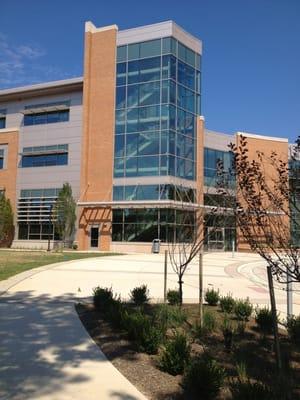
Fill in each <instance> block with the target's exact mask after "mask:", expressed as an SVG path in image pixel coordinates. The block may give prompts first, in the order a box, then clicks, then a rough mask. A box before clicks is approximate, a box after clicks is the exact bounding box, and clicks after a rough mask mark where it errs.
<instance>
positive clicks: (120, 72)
mask: <svg viewBox="0 0 300 400" xmlns="http://www.w3.org/2000/svg"><path fill="white" fill-rule="evenodd" d="M121 85H126V63H120V64H117V86H121Z"/></svg>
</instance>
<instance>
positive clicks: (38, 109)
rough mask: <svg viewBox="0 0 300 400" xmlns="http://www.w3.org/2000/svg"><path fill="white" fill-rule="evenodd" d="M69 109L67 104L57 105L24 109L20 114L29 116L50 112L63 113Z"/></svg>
mask: <svg viewBox="0 0 300 400" xmlns="http://www.w3.org/2000/svg"><path fill="white" fill-rule="evenodd" d="M69 109H70V106H69V105H68V104H58V105H49V106H43V107H32V108H26V109H25V110H22V111H21V113H22V114H24V115H31V114H37V113H46V112H51V111H64V110H69Z"/></svg>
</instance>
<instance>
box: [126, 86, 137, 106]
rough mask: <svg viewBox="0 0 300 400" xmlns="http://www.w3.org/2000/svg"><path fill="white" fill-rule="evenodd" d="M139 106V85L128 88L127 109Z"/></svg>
mask: <svg viewBox="0 0 300 400" xmlns="http://www.w3.org/2000/svg"><path fill="white" fill-rule="evenodd" d="M138 105H139V85H129V86H127V107H137V106H138Z"/></svg>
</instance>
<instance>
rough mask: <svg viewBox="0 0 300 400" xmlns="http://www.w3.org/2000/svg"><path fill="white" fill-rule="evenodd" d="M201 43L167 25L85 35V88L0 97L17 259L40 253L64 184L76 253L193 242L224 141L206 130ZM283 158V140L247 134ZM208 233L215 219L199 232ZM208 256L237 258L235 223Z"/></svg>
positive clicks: (69, 84)
mask: <svg viewBox="0 0 300 400" xmlns="http://www.w3.org/2000/svg"><path fill="white" fill-rule="evenodd" d="M201 55H202V43H201V41H200V40H199V39H197V38H195V37H193V36H192V35H190V34H189V33H187V32H186V31H184V30H183V29H182V28H180V27H179V26H178V25H176V24H175V23H174V22H172V21H167V22H162V23H158V24H153V25H148V26H143V27H139V28H133V29H128V30H123V31H119V30H118V27H117V26H116V25H112V26H108V27H104V28H96V27H95V26H94V25H93V24H92V23H91V22H87V23H86V25H85V48H84V76H83V77H80V78H76V79H68V80H63V81H57V82H49V83H44V84H37V85H31V86H27V87H21V88H16V89H8V90H1V91H0V190H2V191H5V194H6V196H7V197H8V198H10V200H11V202H12V205H13V208H14V212H15V226H16V232H15V239H14V242H13V247H19V248H45V247H46V246H47V240H48V238H49V235H50V236H51V240H52V241H55V240H56V239H57V237H56V234H55V232H54V229H53V224H52V223H51V215H50V213H51V204H53V203H54V202H55V201H56V198H57V195H58V192H59V190H60V188H61V187H62V185H63V183H64V182H69V183H70V184H71V186H72V189H73V195H74V197H75V199H76V201H77V205H78V209H77V215H78V223H77V229H76V236H75V240H76V242H77V243H78V247H79V249H82V250H87V249H90V248H94V249H100V250H118V251H122V250H123V251H130V250H132V251H149V250H150V248H151V242H152V240H153V239H155V238H159V239H160V240H161V241H162V242H168V241H170V240H174V239H176V240H178V237H179V235H181V234H182V232H184V234H185V235H186V236H187V237H188V236H189V235H190V233H191V232H192V230H193V225H194V211H195V209H197V207H198V206H199V205H205V206H207V207H208V209H209V206H210V205H212V204H211V202H212V201H214V197H215V200H216V201H218V199H217V193H216V192H214V186H215V179H216V162H217V161H216V160H218V159H222V160H223V161H224V165H225V166H226V165H227V166H229V164H230V152H229V148H228V144H229V143H230V142H232V141H233V142H235V141H236V140H238V137H239V133H236V134H234V135H232V136H230V135H224V134H222V133H217V132H213V131H209V130H205V126H204V124H205V123H204V117H203V116H202V115H201ZM246 135H247V137H248V138H249V144H250V146H251V148H253V149H254V150H255V149H256V148H258V147H259V148H264V147H265V148H266V149H269V148H270V146H271V147H272V148H273V149H278V150H279V152H280V153H284V154H287V152H288V141H287V139H278V138H270V137H264V136H258V135H251V134H246ZM208 194H209V195H208ZM205 224H206V226H207V229H210V226H212V225H213V224H214V219H213V218H209V217H208V218H207V219H206V221H205ZM219 225H220V229H219V231H218V232H217V233H216V234H215V235H213V237H211V238H210V240H209V243H207V246H208V247H209V248H214V249H215V248H219V249H230V248H231V246H232V243H233V241H236V242H237V245H238V246H239V247H240V248H242V244H241V243H239V241H238V237H237V235H236V229H235V224H234V220H233V219H232V218H230V217H228V218H225V219H224V221H222V222H221V223H220V222H219Z"/></svg>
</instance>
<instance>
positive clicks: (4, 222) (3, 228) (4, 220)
mask: <svg viewBox="0 0 300 400" xmlns="http://www.w3.org/2000/svg"><path fill="white" fill-rule="evenodd" d="M13 237H14V215H13V211H12V207H11V203H10V200H9V199H7V198H6V197H5V194H0V247H9V246H10V245H11V243H12V240H13Z"/></svg>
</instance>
